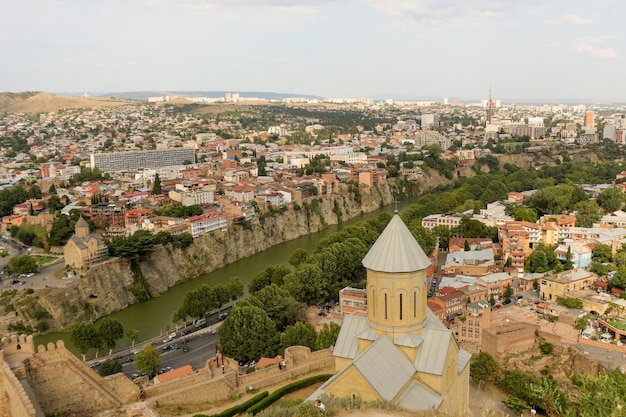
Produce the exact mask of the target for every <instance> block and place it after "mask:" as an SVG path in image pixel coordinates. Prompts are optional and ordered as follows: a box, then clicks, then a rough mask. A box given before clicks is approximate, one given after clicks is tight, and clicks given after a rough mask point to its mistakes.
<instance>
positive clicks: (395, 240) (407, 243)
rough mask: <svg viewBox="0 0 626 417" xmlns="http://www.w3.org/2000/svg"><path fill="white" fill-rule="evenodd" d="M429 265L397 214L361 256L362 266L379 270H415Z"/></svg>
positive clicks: (428, 261)
mask: <svg viewBox="0 0 626 417" xmlns="http://www.w3.org/2000/svg"><path fill="white" fill-rule="evenodd" d="M429 265H430V260H429V259H428V256H426V254H425V253H424V250H423V249H422V248H421V246H420V245H419V243H417V240H415V238H414V237H413V234H412V233H411V231H410V230H409V229H408V228H407V227H406V225H405V224H404V222H403V221H402V219H401V218H400V216H398V215H397V214H396V215H394V216H393V217H392V218H391V221H390V222H389V224H388V225H387V227H386V228H385V230H383V232H382V233H381V234H380V236H379V237H378V239H377V240H376V242H375V243H374V246H372V248H371V249H370V250H369V252H367V255H365V258H363V266H364V267H366V268H367V269H371V270H374V271H380V272H415V271H421V270H423V269H426V268H427V267H428V266H429Z"/></svg>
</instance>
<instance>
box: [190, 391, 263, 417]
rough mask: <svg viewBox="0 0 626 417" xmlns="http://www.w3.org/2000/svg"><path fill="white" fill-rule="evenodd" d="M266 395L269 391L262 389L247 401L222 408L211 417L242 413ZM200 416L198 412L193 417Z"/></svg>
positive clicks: (227, 416)
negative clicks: (225, 408)
mask: <svg viewBox="0 0 626 417" xmlns="http://www.w3.org/2000/svg"><path fill="white" fill-rule="evenodd" d="M268 395H269V393H268V392H267V391H263V392H262V393H260V394H257V395H255V396H254V397H252V398H250V399H249V400H248V401H245V402H243V403H241V404H238V405H236V406H234V407H231V408H229V409H227V410H224V411H222V412H221V413H219V414H214V415H213V416H212V417H232V416H234V415H235V414H240V413H243V412H244V411H246V410H247V409H248V408H250V407H252V406H253V405H255V404H256V403H258V402H259V401H261V400H262V399H264V398H265V397H267V396H268ZM201 416H202V415H201V414H198V415H195V416H194V417H201Z"/></svg>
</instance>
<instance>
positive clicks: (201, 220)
mask: <svg viewBox="0 0 626 417" xmlns="http://www.w3.org/2000/svg"><path fill="white" fill-rule="evenodd" d="M187 221H188V222H189V233H190V234H191V236H192V237H193V238H194V239H195V238H197V237H198V236H200V235H202V234H205V233H209V232H212V231H214V230H222V231H225V230H226V229H227V228H228V214H225V213H219V212H213V213H207V214H201V215H200V216H193V217H190V218H188V219H187Z"/></svg>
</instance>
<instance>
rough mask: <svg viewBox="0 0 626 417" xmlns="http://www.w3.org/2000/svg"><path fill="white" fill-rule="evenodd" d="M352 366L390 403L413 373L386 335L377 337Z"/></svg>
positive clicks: (410, 365) (411, 365)
mask: <svg viewBox="0 0 626 417" xmlns="http://www.w3.org/2000/svg"><path fill="white" fill-rule="evenodd" d="M352 364H353V365H354V366H355V367H356V368H357V369H358V370H359V372H360V373H361V375H363V377H364V378H365V379H366V380H367V381H368V382H369V383H370V385H371V386H372V388H374V389H375V390H376V392H377V393H378V394H379V395H380V396H381V398H383V399H384V400H386V401H391V400H392V399H393V398H394V397H395V396H396V394H398V392H399V391H400V390H401V389H402V387H403V386H404V385H405V384H406V383H407V382H408V381H409V379H411V377H412V376H413V374H414V373H415V369H414V368H413V364H412V363H411V361H410V360H409V359H408V358H407V357H406V355H405V354H404V353H402V351H401V350H400V349H398V348H396V347H395V346H394V344H393V341H392V340H391V338H390V337H389V336H387V335H382V336H381V337H379V338H378V340H376V341H375V342H374V343H372V345H371V346H369V347H368V348H367V349H365V350H364V351H363V353H361V354H360V355H359V356H358V357H357V358H356V359H355V360H354V361H353V362H352Z"/></svg>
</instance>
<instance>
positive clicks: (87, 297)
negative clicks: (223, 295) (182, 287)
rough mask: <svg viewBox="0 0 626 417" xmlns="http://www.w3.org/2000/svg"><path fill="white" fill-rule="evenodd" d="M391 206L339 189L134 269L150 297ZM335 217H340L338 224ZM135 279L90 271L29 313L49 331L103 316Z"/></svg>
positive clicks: (372, 193)
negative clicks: (42, 313)
mask: <svg viewBox="0 0 626 417" xmlns="http://www.w3.org/2000/svg"><path fill="white" fill-rule="evenodd" d="M392 201H393V196H392V192H391V190H390V188H389V186H387V185H385V186H380V187H371V188H367V187H363V186H361V187H360V188H359V191H358V192H357V191H355V190H354V188H352V191H351V190H350V187H349V186H348V185H344V184H342V190H341V191H340V193H338V194H337V195H332V196H328V197H324V198H314V199H311V200H310V201H308V202H307V203H306V204H302V205H300V209H299V210H298V209H293V208H289V209H286V210H284V211H283V212H280V211H276V212H274V213H269V214H265V215H261V216H259V217H258V218H256V219H254V221H253V222H252V224H251V225H250V227H249V228H248V227H243V226H241V225H234V226H233V227H231V228H230V229H228V230H227V231H226V232H221V231H216V232H213V233H210V234H207V235H204V236H200V237H199V238H197V239H195V240H194V242H193V244H192V245H191V246H189V247H188V248H186V249H183V250H181V249H173V248H172V247H171V246H157V247H155V249H154V251H153V252H152V253H151V254H150V256H149V257H148V259H146V260H145V261H143V262H142V263H141V264H140V269H141V275H142V276H143V279H144V280H145V281H144V282H145V284H146V286H147V287H148V290H149V292H150V293H151V295H153V296H156V295H158V294H162V293H164V292H165V291H167V289H168V288H170V287H172V286H174V285H176V284H178V283H180V282H183V281H186V280H189V279H192V278H195V277H196V276H198V275H200V274H206V273H209V272H212V271H214V270H216V269H218V268H220V267H223V266H224V265H227V264H229V263H232V262H235V261H237V260H239V259H242V258H246V257H248V256H251V255H253V254H255V253H258V252H261V251H263V250H266V249H268V248H269V247H271V246H273V245H276V244H279V243H283V242H286V241H289V240H291V239H295V238H298V237H300V236H304V235H307V234H310V233H315V232H318V231H320V230H323V229H324V228H325V227H326V226H327V225H330V224H337V223H339V221H340V220H341V221H345V220H348V219H351V218H353V217H355V216H357V215H360V214H361V213H367V212H371V211H374V210H376V209H378V208H380V207H381V206H382V205H385V204H390V203H391V202H392ZM338 214H340V215H341V219H339V217H338ZM137 282H138V278H137V277H136V276H134V274H133V273H132V271H131V267H130V264H129V263H128V262H127V261H125V260H118V261H112V262H110V263H108V264H106V265H100V266H98V267H94V268H92V269H90V270H89V271H88V272H87V273H85V276H84V277H82V278H81V279H80V281H79V282H78V283H77V284H76V285H75V286H73V287H71V288H47V289H45V290H36V292H35V299H36V300H37V301H36V303H37V304H38V306H36V305H31V307H30V308H35V309H36V308H42V309H45V310H47V311H48V312H49V313H50V314H51V315H52V319H51V320H48V323H49V325H50V330H52V331H56V330H63V329H64V328H67V326H69V325H71V324H73V323H76V322H80V321H84V320H91V319H95V318H99V317H102V316H106V315H108V314H110V313H113V312H115V311H119V310H122V309H124V308H126V307H128V306H129V305H131V304H134V303H136V302H138V300H137V297H136V296H135V294H136V293H135V292H134V291H133V287H134V286H135V287H136V286H137ZM21 319H22V321H24V322H25V324H30V325H31V326H35V324H36V322H35V321H34V320H33V321H32V322H30V321H29V320H28V315H27V314H25V315H21Z"/></svg>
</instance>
